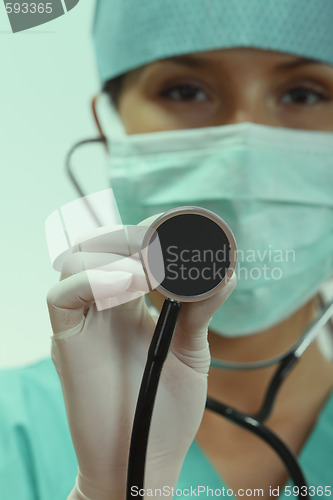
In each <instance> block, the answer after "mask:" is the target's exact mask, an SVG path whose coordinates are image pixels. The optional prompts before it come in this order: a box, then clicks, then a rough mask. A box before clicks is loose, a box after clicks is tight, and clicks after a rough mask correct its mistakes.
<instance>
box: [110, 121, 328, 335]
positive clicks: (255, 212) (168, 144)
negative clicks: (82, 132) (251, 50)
mask: <svg viewBox="0 0 333 500" xmlns="http://www.w3.org/2000/svg"><path fill="white" fill-rule="evenodd" d="M112 121H113V126H111V124H110V123H109V125H110V128H108V129H106V128H105V126H104V127H103V128H104V131H106V130H112V131H113V132H114V135H112V137H110V138H109V139H108V143H109V149H110V168H111V170H110V175H111V186H112V188H113V190H114V193H115V197H116V201H117V203H118V207H119V211H120V215H121V216H122V220H123V223H125V224H136V223H138V222H140V221H141V220H143V219H145V218H147V217H149V216H151V215H154V214H158V213H161V212H164V211H166V210H169V209H171V208H175V207H177V206H182V205H196V206H200V207H203V208H207V209H209V210H212V211H213V212H215V213H216V214H218V215H219V216H220V217H222V218H223V219H224V220H225V221H226V222H227V223H228V225H229V226H230V228H231V230H232V231H233V233H234V235H235V238H236V241H237V247H238V263H237V266H236V275H237V278H238V283H237V286H236V289H235V291H234V292H233V294H232V295H231V296H230V298H229V299H228V301H227V302H226V304H224V305H223V306H222V307H221V308H220V309H219V310H218V311H217V312H216V313H215V315H214V317H213V319H212V321H211V325H210V326H211V329H212V330H213V331H215V332H217V333H220V334H222V335H225V336H231V337H236V336H243V335H248V334H252V333H256V332H260V331H263V330H265V329H267V328H269V327H271V326H273V325H275V324H277V323H278V322H280V321H282V320H284V319H286V318H287V317H288V316H289V315H291V314H292V313H294V312H295V311H296V310H297V309H298V308H300V307H301V306H302V305H304V304H305V303H306V302H307V301H308V300H309V299H310V298H311V297H313V296H314V295H315V294H316V293H317V291H318V289H319V287H320V285H321V284H322V283H323V281H324V280H325V279H327V278H328V277H330V276H331V275H332V274H333V196H332V186H333V134H331V133H323V132H313V131H299V130H291V129H282V128H276V127H267V126H261V125H255V124H252V123H242V124H237V125H228V126H219V127H209V128H208V127H207V128H200V129H190V130H177V131H165V132H154V133H148V134H137V135H126V134H125V132H124V130H123V129H122V125H121V123H120V121H119V118H117V116H116V115H115V114H114V115H113V118H112Z"/></svg>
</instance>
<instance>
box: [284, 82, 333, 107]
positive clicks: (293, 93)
mask: <svg viewBox="0 0 333 500" xmlns="http://www.w3.org/2000/svg"><path fill="white" fill-rule="evenodd" d="M328 100H329V98H328V96H327V95H325V94H324V93H323V92H320V91H318V90H314V89H311V88H307V87H301V86H299V87H295V88H293V89H291V90H289V91H288V92H285V93H284V94H283V96H282V98H281V102H282V103H283V104H294V105H296V106H297V105H298V106H302V105H303V106H304V105H305V106H313V105H315V104H319V103H320V102H323V101H328Z"/></svg>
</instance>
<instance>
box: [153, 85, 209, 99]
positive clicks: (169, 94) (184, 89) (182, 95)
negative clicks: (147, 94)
mask: <svg viewBox="0 0 333 500" xmlns="http://www.w3.org/2000/svg"><path fill="white" fill-rule="evenodd" d="M161 96H162V97H165V98H167V99H170V100H173V101H204V100H206V99H207V94H206V93H205V92H204V91H203V90H202V89H201V88H200V87H197V86H195V85H186V84H185V85H175V86H172V87H169V88H168V89H166V90H163V92H162V93H161Z"/></svg>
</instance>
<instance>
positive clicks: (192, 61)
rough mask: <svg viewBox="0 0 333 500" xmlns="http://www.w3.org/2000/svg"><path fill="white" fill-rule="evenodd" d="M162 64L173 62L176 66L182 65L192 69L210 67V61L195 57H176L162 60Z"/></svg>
mask: <svg viewBox="0 0 333 500" xmlns="http://www.w3.org/2000/svg"><path fill="white" fill-rule="evenodd" d="M160 62H171V63H176V64H181V65H183V66H189V67H191V68H202V67H204V66H209V64H210V61H207V60H205V59H203V58H200V57H193V56H186V55H184V56H175V57H167V58H165V59H161V60H160Z"/></svg>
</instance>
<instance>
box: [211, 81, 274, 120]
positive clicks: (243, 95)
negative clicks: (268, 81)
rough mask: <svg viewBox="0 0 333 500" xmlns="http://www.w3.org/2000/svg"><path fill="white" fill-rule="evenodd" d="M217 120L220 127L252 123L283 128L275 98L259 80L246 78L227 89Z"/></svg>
mask: <svg viewBox="0 0 333 500" xmlns="http://www.w3.org/2000/svg"><path fill="white" fill-rule="evenodd" d="M233 83H235V82H233ZM215 119H216V121H217V122H218V124H219V125H233V124H238V123H244V122H251V123H256V124H259V125H269V126H281V123H280V119H279V116H278V113H277V107H276V106H275V104H274V101H273V98H272V97H271V96H270V95H269V92H268V91H267V88H266V86H265V85H264V83H263V82H262V81H259V79H257V80H256V79H252V80H250V79H246V78H245V79H244V80H243V82H237V84H234V85H233V86H230V87H229V88H226V89H225V94H224V96H223V99H222V100H221V102H220V106H219V109H218V111H217V113H216V116H215Z"/></svg>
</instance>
